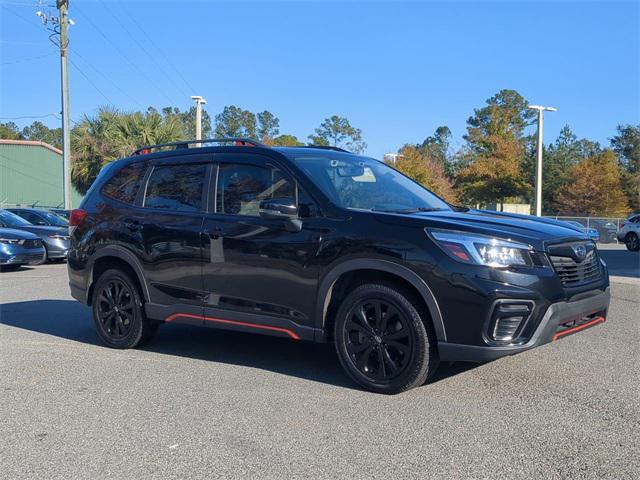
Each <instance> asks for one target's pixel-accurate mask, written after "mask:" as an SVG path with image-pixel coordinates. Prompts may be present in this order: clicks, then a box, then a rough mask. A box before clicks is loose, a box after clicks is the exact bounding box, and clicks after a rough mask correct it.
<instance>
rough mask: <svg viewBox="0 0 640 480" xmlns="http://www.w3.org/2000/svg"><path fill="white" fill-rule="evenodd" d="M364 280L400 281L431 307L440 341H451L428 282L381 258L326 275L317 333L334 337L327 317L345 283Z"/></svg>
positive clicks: (320, 295) (353, 263)
mask: <svg viewBox="0 0 640 480" xmlns="http://www.w3.org/2000/svg"><path fill="white" fill-rule="evenodd" d="M367 272H370V274H371V275H367ZM373 274H378V275H377V276H376V275H373ZM362 277H364V278H368V277H372V280H380V279H381V278H380V277H384V279H388V280H396V281H399V282H400V283H402V284H404V285H407V286H409V287H410V288H411V290H413V291H415V293H417V295H418V296H419V298H421V299H422V301H423V302H424V304H425V306H426V307H427V310H428V312H429V314H430V316H431V322H432V325H433V329H434V331H435V333H436V338H437V340H438V341H440V342H445V341H446V340H447V335H446V330H445V326H444V322H443V320H442V314H441V312H440V307H439V306H438V302H437V301H436V298H435V296H434V295H433V292H432V291H431V289H430V288H429V286H428V285H427V283H426V282H425V281H424V280H423V279H422V278H420V277H419V276H418V274H416V273H415V272H413V271H412V270H410V269H409V268H407V267H405V266H403V265H399V264H397V263H394V262H390V261H388V260H379V259H353V260H348V261H346V262H344V263H341V264H339V265H337V266H336V267H334V268H333V269H332V270H330V271H329V273H327V274H326V275H325V276H324V278H323V279H322V280H321V282H320V286H319V288H318V299H317V302H316V332H318V333H319V334H320V335H324V336H325V337H326V336H327V335H329V334H330V325H331V324H332V321H331V319H328V318H327V317H328V314H329V313H331V308H332V307H333V306H334V305H333V303H332V302H334V301H335V300H336V299H338V298H339V297H340V294H341V292H340V291H339V288H340V287H341V286H342V285H344V282H345V281H347V284H348V283H349V280H350V279H354V278H356V279H358V278H362ZM336 287H337V288H336ZM334 313H335V312H334Z"/></svg>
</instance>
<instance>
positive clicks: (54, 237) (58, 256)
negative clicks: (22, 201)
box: [0, 210, 69, 260]
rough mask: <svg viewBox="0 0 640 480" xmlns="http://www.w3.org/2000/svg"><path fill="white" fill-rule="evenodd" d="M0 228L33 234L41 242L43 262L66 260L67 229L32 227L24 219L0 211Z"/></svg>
mask: <svg viewBox="0 0 640 480" xmlns="http://www.w3.org/2000/svg"><path fill="white" fill-rule="evenodd" d="M0 227H4V228H13V229H15V230H21V231H25V232H30V233H33V234H34V235H37V236H38V237H40V239H41V240H42V244H43V246H44V249H45V260H66V258H67V254H68V252H69V227H49V226H41V225H33V224H32V223H29V222H27V221H26V220H25V219H24V218H22V217H19V216H18V215H15V214H14V213H11V212H8V211H7V210H0Z"/></svg>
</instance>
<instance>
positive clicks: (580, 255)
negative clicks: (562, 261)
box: [571, 245, 587, 262]
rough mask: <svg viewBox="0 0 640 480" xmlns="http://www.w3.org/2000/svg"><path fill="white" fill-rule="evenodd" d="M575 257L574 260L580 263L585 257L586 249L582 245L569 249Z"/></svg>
mask: <svg viewBox="0 0 640 480" xmlns="http://www.w3.org/2000/svg"><path fill="white" fill-rule="evenodd" d="M571 248H572V250H573V253H575V255H576V260H577V261H579V262H581V261H583V260H584V259H585V258H586V257H587V247H586V246H584V245H574V246H572V247H571Z"/></svg>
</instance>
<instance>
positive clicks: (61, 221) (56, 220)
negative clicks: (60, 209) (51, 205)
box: [38, 211, 69, 227]
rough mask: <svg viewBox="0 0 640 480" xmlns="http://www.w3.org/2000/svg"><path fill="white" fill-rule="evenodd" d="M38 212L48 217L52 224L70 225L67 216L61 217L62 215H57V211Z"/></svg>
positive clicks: (59, 225) (57, 225)
mask: <svg viewBox="0 0 640 480" xmlns="http://www.w3.org/2000/svg"><path fill="white" fill-rule="evenodd" d="M38 213H39V214H40V215H41V216H43V217H44V218H46V219H47V222H49V223H50V224H51V225H55V226H56V227H66V226H68V225H69V222H67V220H66V219H65V218H63V217H61V216H60V215H56V214H55V213H51V212H44V211H41V212H38Z"/></svg>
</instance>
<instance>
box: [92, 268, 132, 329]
mask: <svg viewBox="0 0 640 480" xmlns="http://www.w3.org/2000/svg"><path fill="white" fill-rule="evenodd" d="M97 307H98V308H97V315H98V320H99V321H100V323H101V324H102V328H103V329H104V331H105V332H106V333H107V334H108V335H109V336H110V337H112V338H113V339H114V340H115V339H121V338H123V337H126V336H127V335H128V334H129V332H130V331H131V326H132V325H133V317H134V312H133V307H134V305H133V295H132V294H131V290H129V287H128V286H127V285H125V284H124V282H122V281H120V280H119V279H113V280H111V281H109V282H108V283H107V284H106V285H104V286H103V287H102V288H101V290H100V293H99V295H98V305H97Z"/></svg>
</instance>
